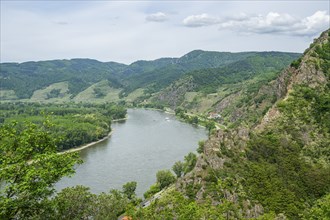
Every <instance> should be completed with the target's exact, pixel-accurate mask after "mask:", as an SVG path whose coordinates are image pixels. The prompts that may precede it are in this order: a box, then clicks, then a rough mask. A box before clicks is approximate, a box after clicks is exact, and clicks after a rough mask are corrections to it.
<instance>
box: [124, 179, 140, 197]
mask: <svg viewBox="0 0 330 220" xmlns="http://www.w3.org/2000/svg"><path fill="white" fill-rule="evenodd" d="M136 185H137V183H136V182H135V181H132V182H128V183H126V184H124V185H123V193H124V194H125V195H126V196H127V198H128V199H132V198H133V197H134V196H135V195H136V194H135V190H136Z"/></svg>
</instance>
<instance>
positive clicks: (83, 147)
mask: <svg viewBox="0 0 330 220" xmlns="http://www.w3.org/2000/svg"><path fill="white" fill-rule="evenodd" d="M112 133H113V130H112V131H110V132H109V134H108V135H107V136H105V137H104V138H102V139H100V140H97V141H93V142H90V143H88V144H84V145H82V146H79V147H74V148H70V149H68V150H64V151H61V152H58V154H66V153H72V152H77V151H81V150H83V149H86V148H88V147H92V146H94V145H96V144H98V143H101V142H103V141H105V140H107V139H108V138H109V137H111V135H112Z"/></svg>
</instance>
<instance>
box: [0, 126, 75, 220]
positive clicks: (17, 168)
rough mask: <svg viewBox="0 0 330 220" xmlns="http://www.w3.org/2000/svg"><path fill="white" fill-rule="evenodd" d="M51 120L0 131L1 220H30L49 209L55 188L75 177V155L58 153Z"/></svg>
mask: <svg viewBox="0 0 330 220" xmlns="http://www.w3.org/2000/svg"><path fill="white" fill-rule="evenodd" d="M49 126H50V123H49V121H48V120H46V121H44V122H43V123H42V124H40V125H38V126H37V125H35V124H32V123H26V124H23V125H21V124H17V123H11V124H7V125H3V126H1V127H0V153H1V157H0V183H1V184H2V185H1V187H0V207H1V209H0V218H1V219H29V218H31V217H33V216H35V215H39V214H41V215H43V214H45V213H47V211H48V209H49V200H48V198H49V196H50V195H52V193H53V192H54V189H53V185H54V184H55V183H56V182H57V181H59V180H60V179H61V177H62V176H66V175H70V174H73V173H74V169H73V165H74V164H75V163H76V162H77V161H78V160H77V155H76V154H72V153H70V154H62V155H59V154H57V153H56V145H55V141H54V139H53V137H52V135H51V134H50V130H49Z"/></svg>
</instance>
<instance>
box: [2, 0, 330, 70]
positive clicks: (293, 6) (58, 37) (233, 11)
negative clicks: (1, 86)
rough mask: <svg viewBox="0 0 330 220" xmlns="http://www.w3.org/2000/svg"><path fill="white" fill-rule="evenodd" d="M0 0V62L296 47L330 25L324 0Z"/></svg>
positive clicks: (303, 45) (125, 58)
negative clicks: (199, 50)
mask: <svg viewBox="0 0 330 220" xmlns="http://www.w3.org/2000/svg"><path fill="white" fill-rule="evenodd" d="M0 2H1V26H0V28H1V47H0V48H1V49H0V55H1V56H0V62H24V61H31V60H32V61H38V60H50V59H70V58H92V59H97V60H100V61H116V62H121V63H126V64H129V63H131V62H134V61H136V60H152V59H157V58H160V57H180V56H182V55H184V54H185V53H188V52H189V51H192V50H195V49H202V50H210V51H231V52H238V51H290V52H303V51H304V49H306V48H307V47H308V45H309V44H310V43H311V42H312V40H313V38H315V37H317V36H318V35H319V34H320V33H321V32H322V31H324V30H326V29H328V28H329V26H330V19H329V8H330V6H329V1H327V0H326V1H316V0H312V1H307V0H303V1H298V0H296V1H287V0H286V1H279V0H277V1H270V0H265V1H247V0H246V1H229V0H228V1H86V0H85V1H77V0H76V1H41V0H40V1H26V0H25V1H9V0H7V1H6V0H1V1H0Z"/></svg>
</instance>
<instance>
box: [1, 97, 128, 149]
mask: <svg viewBox="0 0 330 220" xmlns="http://www.w3.org/2000/svg"><path fill="white" fill-rule="evenodd" d="M0 109H1V112H0V119H2V123H9V122H11V121H17V122H19V123H21V122H24V121H29V122H33V123H37V124H40V123H42V121H43V120H44V116H43V115H50V117H51V120H52V122H53V124H54V126H52V127H51V128H50V129H51V131H52V133H51V134H52V136H53V137H56V138H57V139H58V142H57V148H58V150H66V149H69V148H73V147H78V146H81V145H83V144H87V143H90V142H93V141H97V140H99V139H101V138H103V137H105V136H107V135H108V134H109V132H110V131H111V120H112V119H120V118H125V117H126V109H125V108H124V107H122V106H117V105H113V104H100V105H91V104H48V105H46V104H43V105H41V104H37V103H0Z"/></svg>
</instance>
